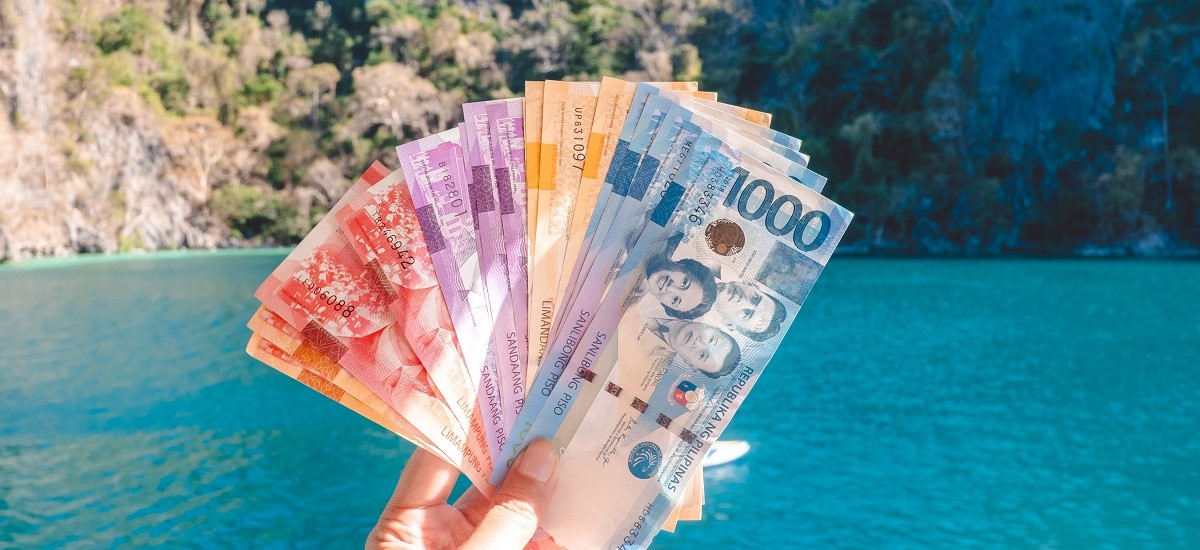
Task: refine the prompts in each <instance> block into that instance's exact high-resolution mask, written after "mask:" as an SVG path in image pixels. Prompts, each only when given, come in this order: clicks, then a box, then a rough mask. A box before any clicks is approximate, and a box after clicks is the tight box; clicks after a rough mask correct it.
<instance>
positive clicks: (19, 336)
mask: <svg viewBox="0 0 1200 550" xmlns="http://www.w3.org/2000/svg"><path fill="white" fill-rule="evenodd" d="M280 259H282V255H280V254H269V253H251V254H237V253H221V254H193V255H185V256H182V257H156V256H151V257H145V258H134V259H123V260H120V261H98V262H97V261H73V262H58V263H53V262H52V263H31V264H25V265H18V266H0V351H2V353H0V373H3V376H0V547H10V546H12V547H22V548H24V547H58V546H79V547H94V546H123V547H129V546H138V547H141V546H150V545H168V546H172V547H204V548H226V547H250V546H253V547H265V548H273V547H284V548H292V547H305V548H308V547H311V548H360V547H361V545H362V542H363V538H364V537H365V535H366V533H367V532H368V530H369V529H370V527H371V526H372V525H373V524H374V521H375V518H376V517H377V515H378V513H379V511H380V510H381V508H382V506H383V504H384V502H385V501H386V500H387V497H388V495H389V494H390V493H391V490H392V487H393V484H394V483H395V481H396V479H397V477H398V475H399V472H400V470H401V468H402V467H403V464H404V460H405V459H406V457H407V456H408V455H409V453H410V452H411V450H412V446H411V445H410V444H408V443H406V442H403V441H401V440H399V439H398V438H396V437H395V436H393V435H390V434H389V433H387V432H386V431H384V430H383V429H381V428H378V427H376V426H374V425H373V424H371V423H370V422H368V421H366V420H363V419H361V418H359V417H358V416H356V415H355V414H354V413H351V412H349V411H347V410H345V409H343V408H342V407H340V406H338V405H336V404H334V403H330V402H328V401H326V400H325V399H324V398H323V397H321V396H320V395H317V394H315V393H314V392H312V391H310V390H308V389H307V388H304V387H303V386H301V385H300V384H298V383H297V382H295V381H293V380H291V379H289V378H287V377H286V376H283V375H281V374H279V373H277V372H275V371H273V370H271V369H270V368H268V367H266V366H264V365H261V364H259V363H257V362H255V361H254V360H252V359H251V358H250V357H248V356H247V355H246V354H245V352H244V351H243V348H244V346H245V341H246V339H247V338H248V336H249V332H248V331H247V329H245V327H244V323H245V321H246V319H247V318H248V316H249V315H250V314H251V313H252V311H253V309H254V307H255V306H256V303H255V302H254V300H253V297H252V292H253V290H254V288H255V287H256V286H257V284H258V283H259V282H260V281H261V280H262V279H263V278H264V277H265V276H266V275H267V273H268V272H269V271H270V269H271V268H273V267H274V266H275V265H276V264H277V263H278V262H279V260H280ZM1198 382H1200V263H1197V262H1171V261H1145V262H1134V261H1080V260H1052V261H1051V260H1041V261H1031V260H896V259H889V260H882V259H850V258H835V259H834V260H833V262H832V265H830V267H829V268H828V269H827V270H826V272H825V274H824V275H823V276H822V278H821V280H820V281H819V282H818V284H817V286H816V288H815V289H814V291H813V294H812V296H811V297H810V299H809V301H808V303H807V304H805V307H804V310H803V311H802V312H801V313H800V316H799V318H798V319H797V321H796V324H795V325H794V326H793V328H792V332H791V333H790V335H789V336H788V338H787V340H786V342H785V344H784V346H783V347H782V348H781V349H780V351H779V353H778V355H777V356H776V357H775V359H774V361H773V362H772V363H771V365H770V366H769V367H768V368H767V369H766V371H765V372H764V374H763V376H762V378H761V379H760V381H759V384H758V385H757V386H756V387H755V389H754V391H753V392H752V393H751V395H750V397H749V399H748V400H747V402H746V404H745V406H744V407H743V408H742V410H741V411H740V412H739V413H738V415H737V417H736V418H735V419H734V421H733V422H732V424H731V425H730V427H729V429H728V431H727V432H726V435H725V438H726V439H744V440H746V441H748V442H749V443H750V444H751V445H752V447H753V448H752V450H751V451H750V453H749V454H748V455H747V456H746V457H744V458H743V459H742V460H740V461H738V462H736V463H734V464H731V465H728V466H723V467H717V468H712V469H709V470H708V471H706V472H705V480H706V489H707V503H706V506H705V510H704V511H705V519H704V520H703V521H701V522H698V523H684V524H681V525H680V528H679V531H678V532H677V533H676V534H665V533H664V534H662V535H660V536H659V537H658V538H657V539H656V540H655V547H656V548H696V547H714V548H731V547H766V548H779V547H817V548H879V547H882V548H948V547H954V548H1004V547H1013V548H1034V547H1036V548H1197V547H1200V468H1198V465H1200V383H1198Z"/></svg>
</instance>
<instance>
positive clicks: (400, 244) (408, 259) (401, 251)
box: [383, 230, 417, 269]
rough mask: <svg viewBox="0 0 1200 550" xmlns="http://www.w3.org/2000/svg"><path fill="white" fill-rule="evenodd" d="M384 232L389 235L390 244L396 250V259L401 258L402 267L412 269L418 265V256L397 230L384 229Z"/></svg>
mask: <svg viewBox="0 0 1200 550" xmlns="http://www.w3.org/2000/svg"><path fill="white" fill-rule="evenodd" d="M383 234H384V235H385V236H386V237H387V241H388V246H389V247H391V249H392V250H393V251H395V252H396V259H398V260H400V267H402V268H404V269H412V266H414V265H416V263H417V257H416V256H415V255H414V254H413V253H412V250H411V249H410V248H409V246H408V242H407V241H405V240H404V239H403V238H401V237H400V235H397V234H396V232H395V231H390V230H384V232H383Z"/></svg>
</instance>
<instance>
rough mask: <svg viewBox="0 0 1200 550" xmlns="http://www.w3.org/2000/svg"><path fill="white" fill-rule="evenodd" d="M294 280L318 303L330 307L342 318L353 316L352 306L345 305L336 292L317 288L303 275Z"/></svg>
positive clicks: (325, 288) (326, 288) (344, 301)
mask: <svg viewBox="0 0 1200 550" xmlns="http://www.w3.org/2000/svg"><path fill="white" fill-rule="evenodd" d="M296 280H297V281H300V284H302V285H304V287H305V288H307V289H309V290H311V291H312V293H313V295H314V296H316V297H317V299H318V300H319V301H322V302H325V305H327V306H330V307H332V308H333V310H334V311H335V312H338V313H341V314H342V317H350V316H351V315H354V305H352V304H347V303H346V300H345V299H344V298H339V297H338V295H337V291H335V290H333V289H331V288H329V287H317V284H316V283H314V282H313V280H312V279H311V278H309V277H308V276H305V275H301V276H298V277H296Z"/></svg>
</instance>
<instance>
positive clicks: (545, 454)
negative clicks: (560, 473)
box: [517, 438, 558, 483]
mask: <svg viewBox="0 0 1200 550" xmlns="http://www.w3.org/2000/svg"><path fill="white" fill-rule="evenodd" d="M557 463H558V452H557V451H555V450H554V445H551V444H550V442H549V441H546V440H545V439H542V438H538V439H535V440H533V442H532V443H530V444H529V446H528V447H526V448H525V450H524V451H523V452H521V459H520V461H518V462H517V471H518V472H521V475H524V476H526V477H529V478H533V479H534V480H536V481H538V482H539V483H545V482H546V480H547V479H550V475H551V474H553V473H554V465H555V464H557Z"/></svg>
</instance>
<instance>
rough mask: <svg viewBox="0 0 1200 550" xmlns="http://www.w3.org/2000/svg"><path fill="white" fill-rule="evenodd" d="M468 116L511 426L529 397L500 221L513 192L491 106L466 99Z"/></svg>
mask: <svg viewBox="0 0 1200 550" xmlns="http://www.w3.org/2000/svg"><path fill="white" fill-rule="evenodd" d="M463 118H464V122H463V124H462V126H461V127H460V128H461V130H460V132H459V144H460V145H461V146H462V148H463V153H464V156H465V160H466V164H467V171H468V178H469V183H468V184H467V190H468V192H467V209H468V210H469V211H470V212H471V219H472V220H473V222H474V224H475V226H474V227H475V237H476V246H477V250H478V254H479V267H480V273H481V275H482V278H483V290H484V294H485V296H486V299H487V306H488V322H489V323H490V324H491V326H492V334H491V338H490V340H491V342H492V360H493V361H494V362H495V363H496V366H497V371H498V373H499V381H500V391H501V392H502V396H501V406H502V411H503V423H504V426H505V427H506V428H507V427H508V426H511V425H512V422H513V420H514V419H516V416H517V412H518V411H519V410H520V408H521V403H522V402H524V401H525V363H524V362H523V361H522V358H523V354H522V353H520V351H519V350H518V349H517V348H518V347H519V346H521V345H524V344H525V341H524V340H523V339H521V340H518V333H517V329H516V318H515V317H514V316H513V307H512V282H511V281H510V280H509V271H510V270H509V269H508V266H507V265H506V261H507V260H506V256H507V252H506V250H507V249H506V247H505V242H504V231H503V228H502V227H501V222H500V216H501V215H500V202H501V197H502V196H505V197H507V199H508V200H507V202H508V203H509V205H510V208H509V209H510V210H511V204H512V197H511V195H509V193H508V192H509V190H510V189H509V188H508V187H505V190H504V193H503V195H502V194H501V191H500V186H499V185H497V182H496V181H495V171H494V169H493V167H492V160H493V156H492V151H491V150H492V147H493V144H492V120H491V118H490V116H489V115H488V110H487V105H486V104H484V103H467V104H464V105H463ZM521 322H522V324H524V322H525V319H524V318H522V319H521ZM506 432H507V430H506ZM500 446H501V447H503V446H504V441H500Z"/></svg>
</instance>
